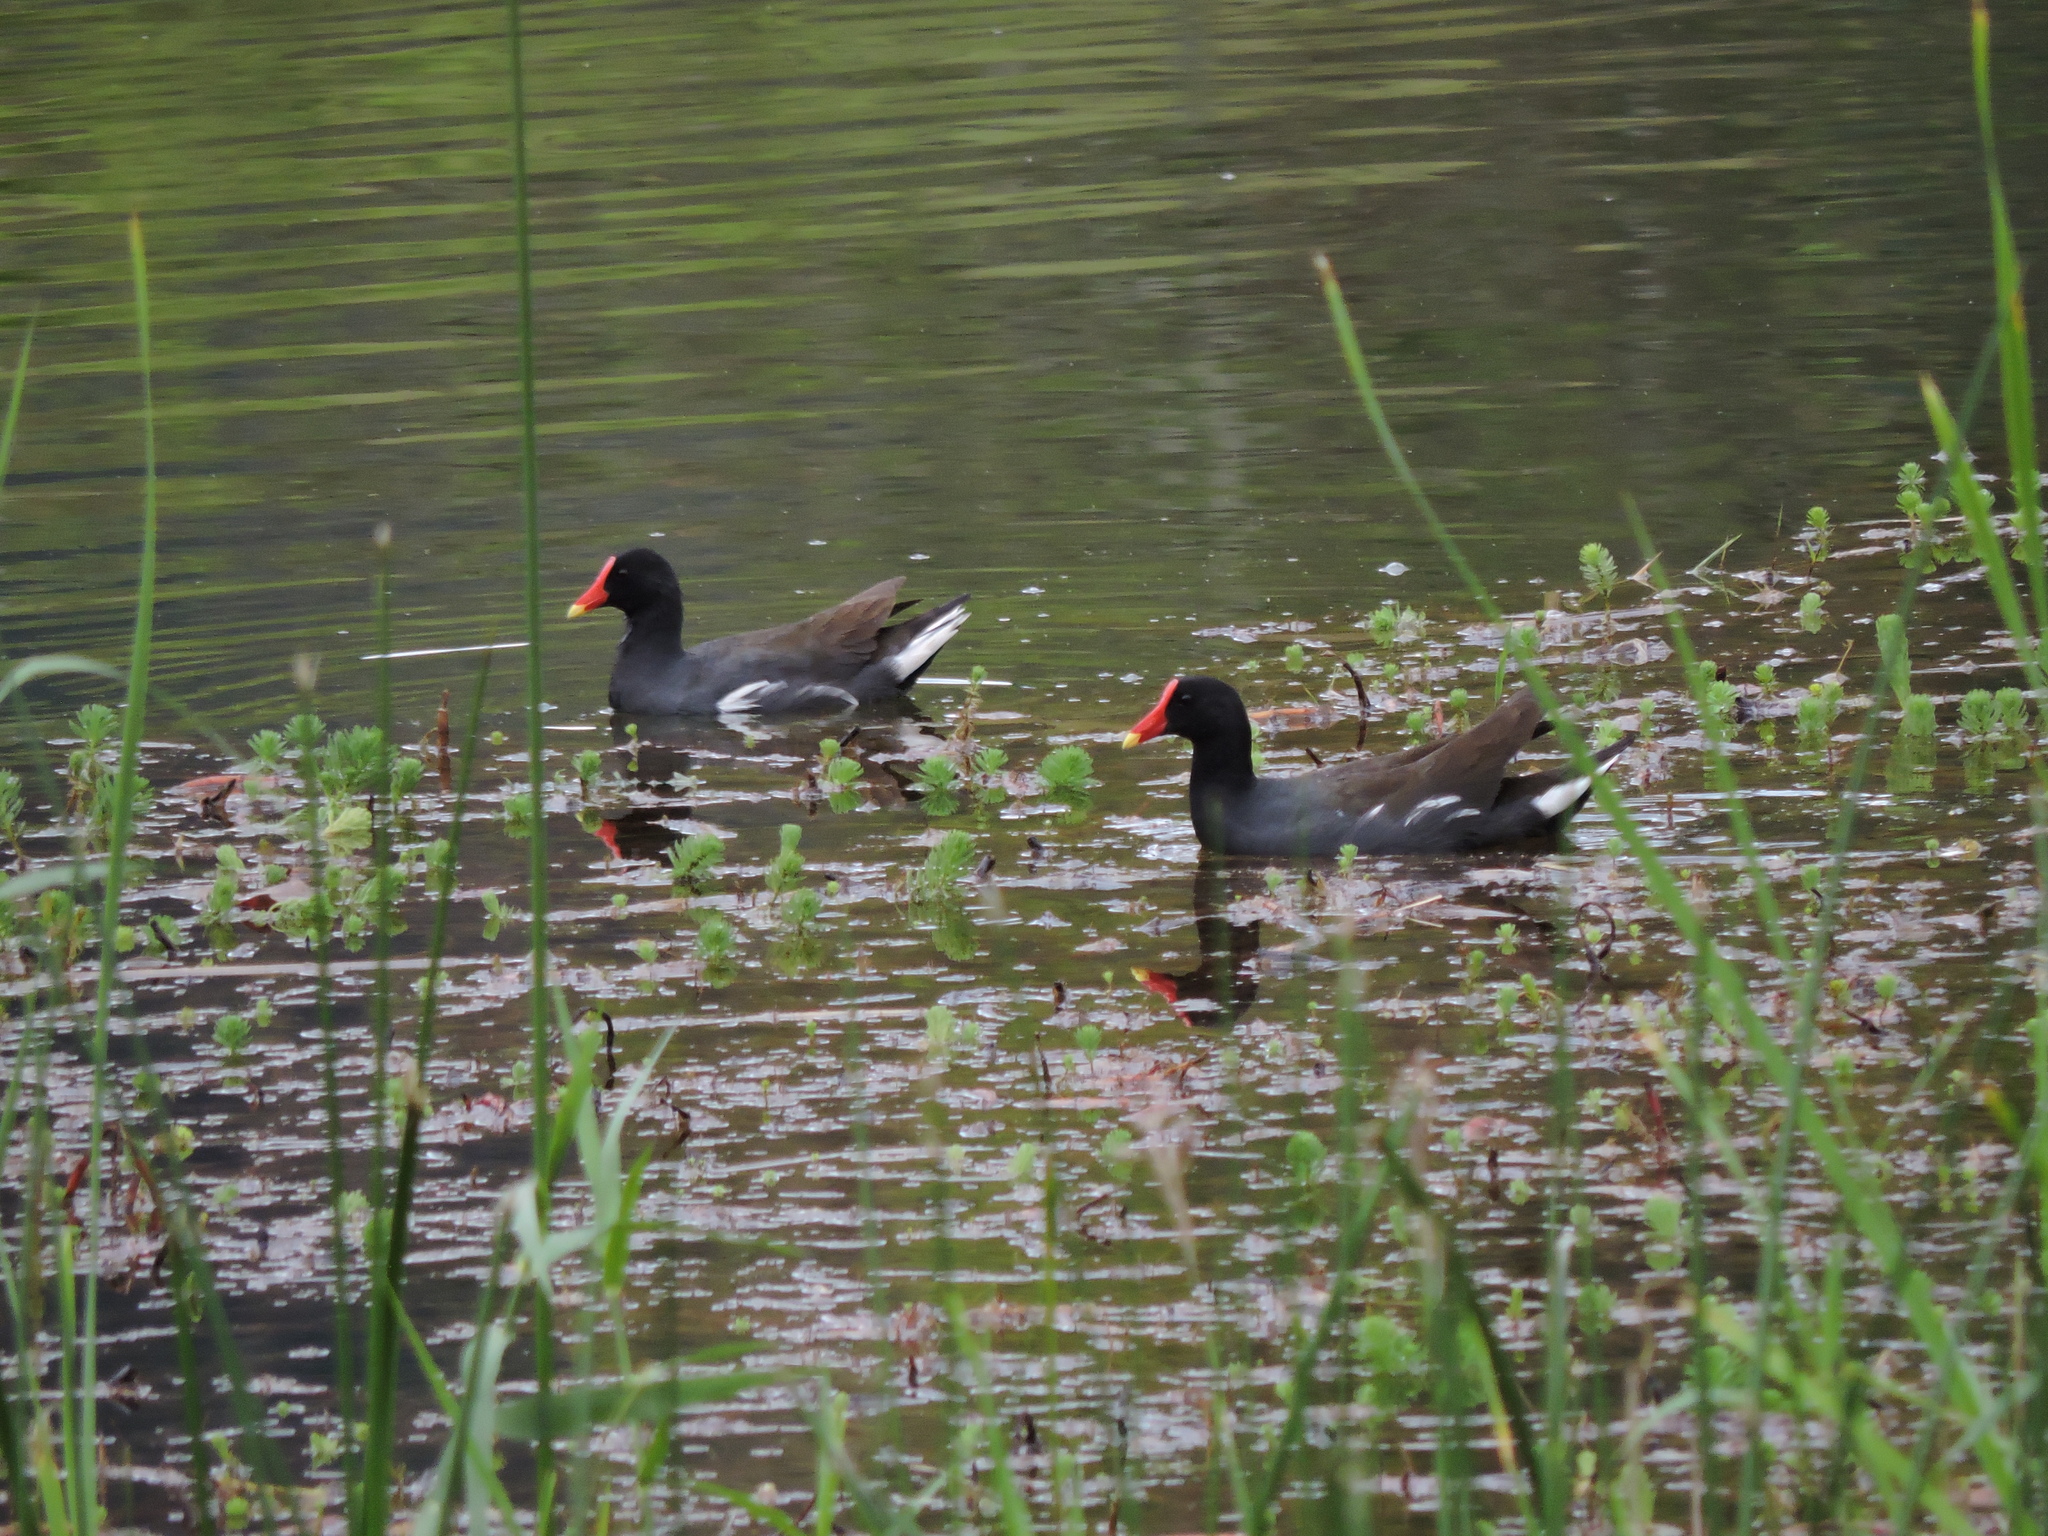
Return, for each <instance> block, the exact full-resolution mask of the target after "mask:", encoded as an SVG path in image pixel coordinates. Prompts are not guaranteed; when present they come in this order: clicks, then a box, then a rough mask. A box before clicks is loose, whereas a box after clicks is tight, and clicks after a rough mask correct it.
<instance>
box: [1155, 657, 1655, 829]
mask: <svg viewBox="0 0 2048 1536" xmlns="http://www.w3.org/2000/svg"><path fill="white" fill-rule="evenodd" d="M1549 729H1550V722H1549V721H1547V720H1545V719H1544V718H1543V711H1542V708H1541V706H1539V705H1538V704H1537V702H1536V695H1535V694H1533V693H1531V692H1530V691H1529V690H1528V689H1526V688H1522V689H1518V690H1517V691H1516V692H1515V693H1514V694H1513V695H1512V696H1511V697H1510V698H1508V699H1507V700H1506V701H1505V702H1504V703H1502V704H1501V706H1500V707H1499V708H1498V709H1496V710H1495V711H1494V712H1493V713H1492V714H1490V715H1488V716H1487V717H1486V718H1485V719H1484V720H1482V721H1480V722H1479V724H1477V725H1475V726H1474V727H1473V728H1472V729H1471V730H1469V731H1466V732H1464V733H1463V734H1462V735H1458V736H1447V737H1445V738H1443V739H1442V740H1441V741H1426V742H1423V743H1422V744H1421V745H1420V746H1414V747H1410V748H1408V749H1407V750H1406V751H1404V752H1396V753H1394V754H1393V755H1391V756H1388V757H1367V758H1359V759H1357V760H1356V761H1353V762H1348V763H1333V764H1331V765H1330V766H1329V767H1327V768H1319V769H1317V770H1316V771H1315V772H1313V773H1303V774H1297V775H1295V776H1293V777H1291V778H1285V779H1262V778H1259V777H1258V776H1257V775H1256V774H1255V773H1253V772H1252V722H1251V719H1250V717H1249V716H1248V715H1246V714H1245V709H1244V700H1243V699H1241V698H1239V697H1238V695H1237V690H1236V689H1235V688H1233V687H1231V686H1230V684H1228V683H1225V682H1219V681H1218V680H1217V679H1215V678H1213V677H1177V678H1175V679H1174V680H1173V681H1172V682H1170V683H1168V684H1167V685H1166V691H1165V692H1164V693H1162V694H1160V695H1159V703H1158V704H1157V705H1155V706H1154V707H1153V710H1152V712H1151V713H1150V714H1148V715H1147V716H1145V718H1144V719H1142V720H1140V721H1139V722H1138V723H1137V724H1136V725H1134V726H1132V727H1131V730H1130V734H1129V735H1127V736H1125V737H1124V745H1125V746H1126V747H1135V746H1136V745H1138V743H1139V742H1141V741H1150V740H1151V739H1152V738H1153V737H1155V736H1160V735H1165V734H1169V733H1170V734H1172V735H1175V736H1184V737H1186V738H1187V739H1188V740H1189V741H1191V742H1193V743H1194V747H1195V762H1194V773H1193V776H1192V777H1191V778H1190V779H1189V781H1188V807H1189V811H1190V813H1191V814H1192V815H1193V817H1194V822H1195V835H1196V836H1197V837H1198V838H1200V839H1201V843H1202V846H1203V847H1204V848H1206V849H1208V850H1209V851H1210V852H1211V853H1243V854H1257V855H1265V856H1268V857H1272V856H1278V857H1283V858H1285V857H1317V856H1328V855H1331V854H1334V853H1336V852H1337V851H1338V850H1339V849H1341V848H1342V847H1344V845H1345V844H1347V843H1348V844H1350V845H1352V846H1353V847H1355V848H1357V850H1358V851H1359V852H1360V853H1361V854H1368V855H1370V854H1413V853H1470V852H1472V851H1473V850H1475V849H1479V848H1491V847H1494V846H1496V845H1498V844H1502V843H1515V842H1521V841H1523V840H1525V839H1529V838H1536V837H1543V836H1546V835H1548V834H1550V833H1553V832H1556V831H1557V830H1558V829H1559V828H1561V827H1562V826H1563V825H1564V824H1565V823H1566V822H1567V821H1569V820H1570V819H1571V817H1572V813H1573V812H1575V811H1577V810H1578V808H1579V807H1580V806H1581V805H1583V804H1584V803H1585V800H1586V796H1587V795H1588V794H1590V793H1591V792H1592V788H1593V781H1592V780H1591V779H1590V778H1587V777H1583V776H1580V777H1569V778H1568V777H1566V776H1565V774H1564V773H1559V772H1548V773H1526V774H1520V775H1517V776H1516V777H1513V778H1510V777H1508V774H1507V766H1508V763H1509V762H1510V761H1511V760H1512V759H1513V757H1514V755H1515V754H1516V753H1517V752H1519V751H1521V750H1522V748H1523V747H1525V746H1527V745H1528V744H1529V743H1530V742H1531V741H1533V740H1534V739H1535V738H1536V737H1538V736H1541V735H1542V734H1543V733H1544V732H1545V731H1547V730H1549ZM1634 740H1635V737H1634V736H1633V735H1630V736H1627V737H1625V738H1623V739H1622V740H1621V741H1618V742H1616V743H1614V744H1613V745H1612V746H1610V747H1606V748H1603V749H1602V750H1601V751H1600V752H1599V753H1597V754H1595V757H1594V762H1595V763H1596V764H1597V765H1598V766H1599V767H1601V768H1605V767H1606V766H1607V765H1608V764H1609V763H1610V762H1612V761H1613V760H1614V759H1615V758H1616V757H1618V756H1619V755H1620V754H1621V752H1622V750H1623V749H1624V748H1625V747H1627V746H1628V745H1629V743H1630V742H1632V741H1634Z"/></svg>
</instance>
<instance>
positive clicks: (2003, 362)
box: [1970, 0, 2048, 633]
mask: <svg viewBox="0 0 2048 1536" xmlns="http://www.w3.org/2000/svg"><path fill="white" fill-rule="evenodd" d="M1970 84H1971V89H1972V94H1973V95H1974V96H1975V97H1976V103H1977V132H1978V137H1979V139H1980V141H1981V145H1982V150H1983V155H1984V190H1985V193H1986V196H1987V198H1988V200H1989V202H1990V205H1991V253H1992V265H1993V270H1994V272H1995V274H1996V280H1997V289H1998V383H1999V393H2000V395H2001V397H2002V403H2003V405H2004V407H2005V453H2006V465H2007V468H2008V469H2009V471H2010V472H2011V476H2012V490H2013V499H2014V501H2015V503H2016V504H2017V506H2018V511H2019V531H2020V561H2021V564H2023V565H2024V566H2025V567H2026V569H2027V578H2028V585H2029V588H2030V590H2031V591H2032V594H2033V599H2034V628H2035V630H2036V631H2037V632H2039V633H2048V573H2044V559H2043V549H2042V543H2041V473H2040V461H2039V458H2038V456H2037V455H2036V453H2035V442H2034V433H2035V422H2034V379H2033V370H2032V366H2031V364H2030V362H2029V360H2028V355H2027V312H2026V307H2025V302H2024V300H2023V298H2022V296H2021V292H2020V283H2021V276H2022V273H2021V268H2020V258H2019V249H2018V246H2017V244H2016V242H2015V241H2014V239H2013V232H2012V216H2011V214H2010V212H2009V211H2008V210H2007V208H2006V202H2005V180H2004V178H2003V177H2002V176H2001V175H2000V174H1999V169H1998V130H1997V125H1996V123H1995V122H1994V120H1993V116H1992V110H1991V12H1990V10H1989V9H1988V8H1987V6H1986V5H1985V3H1984V0H1972V3H1971V6H1970Z"/></svg>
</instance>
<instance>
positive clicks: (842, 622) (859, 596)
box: [789, 576, 904, 667]
mask: <svg viewBox="0 0 2048 1536" xmlns="http://www.w3.org/2000/svg"><path fill="white" fill-rule="evenodd" d="M903 582H904V578H903V577H901V576H891V577H890V578H889V579H888V580H887V581H878V582H876V583H875V584H874V585H873V586H872V587H869V588H868V589H867V590H866V591H865V592H856V593H855V594H854V595H853V596H852V597H849V598H848V599H847V600H846V601H845V602H843V603H841V604H839V606H838V607H836V608H827V609H825V610H824V611H823V612H822V613H814V614H812V615H811V616H810V617H809V618H808V619H799V620H798V621H797V622H796V623H794V624H792V625H790V626H789V628H790V630H791V631H792V632H793V633H792V634H791V637H790V638H791V639H792V640H798V639H799V637H801V639H800V643H801V645H802V648H803V649H804V650H806V651H808V652H810V653H811V654H812V655H815V656H819V657H826V658H830V659H831V660H833V661H837V662H840V663H843V664H844V665H846V666H849V667H861V666H865V665H866V664H867V663H868V662H870V661H872V660H873V659H874V655H875V644H876V637H877V636H879V635H880V634H881V632H882V626H883V625H885V624H887V623H888V622H889V616H890V615H891V614H892V613H894V612H895V611H896V594H897V593H898V592H899V591H901V590H902V588H903Z"/></svg>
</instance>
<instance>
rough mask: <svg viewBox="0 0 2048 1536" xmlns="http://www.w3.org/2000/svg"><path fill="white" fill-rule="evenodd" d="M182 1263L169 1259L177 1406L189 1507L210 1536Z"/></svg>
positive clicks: (207, 1466)
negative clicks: (189, 1480)
mask: <svg viewBox="0 0 2048 1536" xmlns="http://www.w3.org/2000/svg"><path fill="white" fill-rule="evenodd" d="M184 1274H185V1270H184V1266H183V1265H182V1264H180V1263H177V1262H176V1261H174V1262H173V1270H172V1279H171V1321H172V1324H173V1329H174V1334H175V1338H176V1342H177V1354H178V1375H179V1377H180V1382H179V1394H178V1396H179V1405H180V1407H181V1408H182V1409H183V1410H184V1414H185V1442H186V1444H185V1454H186V1456H187V1458H188V1463H189V1465H190V1467H191V1472H190V1476H191V1478H192V1509H193V1514H194V1517H195V1519H196V1520H197V1522H198V1526H199V1536H214V1521H213V1497H212V1494H213V1487H212V1484H213V1447H212V1446H211V1445H210V1444H208V1443H207V1439H206V1383H205V1381H204V1379H203V1378H202V1376H201V1375H200V1371H201V1369H202V1368H201V1366H200V1363H199V1345H198V1341H197V1340H196V1339H195V1338H194V1337H193V1331H192V1298H191V1296H190V1295H189V1294H188V1293H187V1285H186V1282H185V1278H184Z"/></svg>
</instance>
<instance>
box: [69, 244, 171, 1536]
mask: <svg viewBox="0 0 2048 1536" xmlns="http://www.w3.org/2000/svg"><path fill="white" fill-rule="evenodd" d="M128 267H129V274H130V277H131V279H132V281H133V284H134V290H135V338H136V359H135V360H136V372H137V375H138V377H139V380H140V383H141V390H142V549H141V553H140V557H139V560H138V564H137V570H136V577H135V629H134V635H133V638H132V639H131V641H130V643H129V649H128V689H127V696H126V698H125V700H124V703H123V707H122V716H121V755H120V760H119V765H118V767H117V768H116V770H115V776H114V812H113V817H112V821H111V824H110V826H109V828H108V832H107V873H106V896H105V900H104V902H103V903H102V905H101V909H100V957H99V959H100V964H99V986H98V988H97V989H96V996H95V998H94V1000H93V1022H92V1035H91V1040H92V1108H91V1114H90V1118H89V1128H88V1131H87V1135H88V1136H89V1137H90V1138H91V1139H90V1141H89V1143H88V1145H87V1147H86V1157H87V1159H88V1164H87V1174H86V1181H87V1189H88V1194H87V1201H86V1211H87V1215H86V1255H87V1258H86V1270H87V1274H88V1276H89V1279H88V1282H87V1285H86V1291H85V1317H84V1329H83V1335H82V1337H81V1340H80V1345H81V1348H82V1349H83V1351H84V1353H83V1355H82V1356H81V1358H80V1360H79V1364H78V1391H79V1403H78V1418H79V1431H80V1433H79V1444H80V1446H81V1447H82V1448H88V1449H90V1450H91V1452H92V1456H91V1458H90V1459H89V1460H88V1461H87V1462H85V1463H84V1464H83V1465H82V1466H73V1467H72V1468H71V1476H72V1478H73V1479H74V1481H76V1482H83V1483H90V1482H92V1481H93V1480H94V1479H95V1474H96V1469H97V1466H98V1447H99V1433H98V1418H97V1410H98V1398H99V1382H98V1350H99V1274H100V1190H101V1182H102V1179H103V1177H104V1171H103V1166H102V1164H103V1155H102V1154H103V1148H104V1142H105V1139H106V1097H107V1093H108V1081H107V1041H108V1035H109V1029H110V1022H111V1015H112V1009H113V1005H114V972H115V963H116V960H117V959H118V956H119V953H120V950H119V946H118V945H117V944H116V943H115V934H116V932H117V931H118V929H119V928H120V923H121V888H122V886H123V885H124V884H125V883H126V878H125V877H126V874H127V857H128V839H129V837H130V835H131V833H132V832H133V830H134V822H135V784H136V761H137V759H138V758H139V757H140V756H141V753H142V727H143V721H144V718H145V716H146V715H147V714H148V711H149V664H150V655H151V650H152V646H153V641H154V635H155V623H156V528H157V516H156V403H155V399H154V396H153V393H152V390H151V384H150V324H149V256H148V252H147V251H146V249H145V248H144V246H143V241H142V220H141V218H140V216H134V215H131V216H130V218H129V220H128ZM75 1497H77V1505H76V1509H77V1513H76V1515H75V1517H74V1528H75V1529H76V1531H77V1532H78V1536H93V1533H94V1532H95V1531H96V1530H98V1529H99V1499H98V1497H97V1495H96V1493H95V1494H88V1495H84V1496H76V1495H75Z"/></svg>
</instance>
